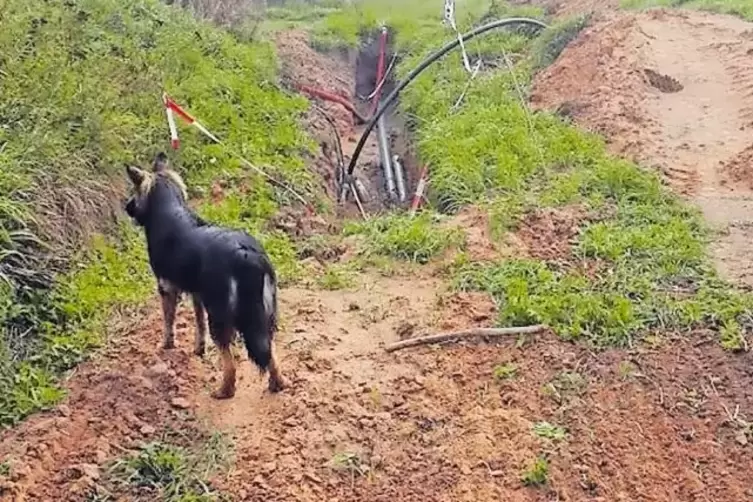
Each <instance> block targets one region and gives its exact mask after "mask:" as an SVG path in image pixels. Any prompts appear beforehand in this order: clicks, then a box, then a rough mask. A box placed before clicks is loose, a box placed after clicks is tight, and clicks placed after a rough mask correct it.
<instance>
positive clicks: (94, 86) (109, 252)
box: [0, 0, 316, 425]
mask: <svg viewBox="0 0 753 502" xmlns="http://www.w3.org/2000/svg"><path fill="white" fill-rule="evenodd" d="M0 19H1V20H2V25H3V30H2V33H0V75H2V79H3V92H2V96H0V229H2V230H0V425H6V424H10V423H13V422H14V421H16V420H19V419H20V418H22V417H23V416H25V415H26V414H28V413H30V412H32V411H34V410H35V409H39V408H42V407H45V406H48V405H50V404H52V403H53V402H54V401H55V400H56V399H58V398H59V397H60V395H61V392H60V391H59V390H58V389H57V388H56V387H55V384H54V375H55V374H56V373H58V372H60V371H64V370H66V369H68V368H70V367H71V366H72V365H74V364H76V363H77V362H79V361H80V360H81V359H82V358H83V357H84V356H85V354H86V353H87V351H88V350H89V349H91V348H92V347H94V346H96V345H97V344H99V343H101V342H102V340H103V335H104V331H105V330H104V327H105V325H106V324H111V323H105V319H106V318H107V317H108V316H109V315H112V314H113V313H116V312H117V310H118V309H120V308H121V307H128V306H133V305H136V304H138V303H139V301H141V300H143V299H144V298H146V297H148V295H149V294H151V292H152V291H153V289H154V284H153V282H154V281H153V279H152V278H151V276H150V274H149V273H148V268H147V263H146V257H145V250H144V245H143V240H142V238H141V237H140V236H139V235H138V233H137V232H136V231H135V230H134V229H133V228H130V223H121V222H117V221H118V220H119V218H118V217H117V215H118V214H119V213H120V212H121V209H120V206H121V205H122V197H123V195H124V194H123V188H124V187H125V185H126V183H125V181H124V174H123V165H124V164H128V163H139V164H142V165H143V164H146V163H148V162H150V160H151V159H152V158H153V156H154V155H155V153H156V150H157V149H162V148H165V147H166V146H167V137H166V134H167V130H166V124H165V117H164V111H163V109H162V106H161V102H160V96H161V94H162V92H163V91H167V92H168V93H170V95H171V96H173V97H174V98H175V99H176V100H177V101H178V102H180V103H181V104H183V105H185V106H186V107H187V108H188V110H189V111H190V112H191V113H193V114H195V115H196V116H197V117H198V118H199V119H200V120H201V121H202V122H203V123H204V124H206V125H207V126H208V127H209V128H210V129H212V131H213V132H215V133H216V134H217V135H218V136H219V137H221V138H222V139H223V141H224V143H225V144H224V145H217V144H213V143H211V142H210V141H208V140H207V139H206V138H204V137H202V136H200V135H198V134H196V132H194V131H192V130H190V129H187V128H186V129H183V128H181V136H182V139H183V143H182V147H181V150H180V151H179V152H177V153H175V154H174V156H175V158H174V159H173V160H174V161H175V162H174V164H175V165H176V166H177V168H178V169H179V171H180V172H181V174H182V175H183V176H184V177H185V179H186V182H187V184H188V186H189V189H190V192H191V196H192V197H196V196H199V197H200V196H203V195H208V192H209V187H210V186H212V184H213V183H216V182H221V183H223V184H224V186H230V187H233V188H232V189H229V190H228V191H227V193H226V194H225V195H226V198H225V199H224V202H223V203H221V204H220V205H219V206H218V207H214V208H209V207H208V206H203V207H201V208H200V212H201V213H202V214H204V215H205V216H207V218H208V219H211V220H214V221H218V222H219V223H227V224H232V226H238V227H242V228H246V229H248V230H251V231H253V232H254V233H255V234H257V235H260V237H261V240H262V241H263V243H264V244H265V245H266V246H267V247H268V250H269V253H270V255H271V256H272V259H273V260H274V261H275V264H276V265H277V266H278V269H279V273H280V276H281V280H282V282H286V281H288V280H291V279H293V278H294V277H295V276H296V273H297V263H296V259H295V250H294V248H293V246H292V243H290V241H289V239H287V237H286V236H284V235H282V234H278V233H274V232H268V231H266V229H265V228H264V224H263V222H264V221H266V220H267V219H268V218H269V216H270V215H272V214H274V213H275V212H276V211H277V208H278V207H280V205H283V204H291V203H292V202H293V201H291V197H290V195H289V194H288V193H286V192H284V191H282V190H279V189H277V188H272V187H270V186H269V185H268V184H267V182H266V181H265V180H264V179H263V178H261V177H259V176H257V175H255V174H253V173H250V172H249V171H248V169H247V168H246V167H244V165H243V164H242V163H241V162H240V161H239V160H238V159H237V157H236V156H235V154H234V153H233V152H237V153H240V154H241V155H243V156H245V157H246V158H248V159H249V160H250V161H252V162H254V163H255V164H257V165H259V166H264V168H265V170H266V171H268V172H269V173H270V174H272V175H274V176H276V177H277V178H280V179H282V180H284V181H286V182H287V183H288V184H292V185H294V186H295V187H296V189H297V191H299V192H303V193H305V194H306V195H307V196H309V198H310V199H314V198H315V193H316V190H315V185H314V183H313V182H312V178H311V175H310V174H309V172H308V171H307V170H306V169H305V166H304V163H303V156H304V155H305V154H307V153H308V152H310V151H311V149H312V147H313V144H312V143H311V141H310V139H309V138H307V137H306V136H305V135H304V133H303V132H302V130H301V129H300V128H299V126H298V122H297V117H299V116H300V115H301V114H302V112H303V111H304V110H305V107H306V101H305V100H304V99H303V98H292V97H290V96H287V95H285V94H284V93H282V92H280V90H279V88H278V87H277V85H276V79H277V64H276V61H275V57H274V52H273V48H272V46H271V44H267V43H254V44H244V43H239V41H238V40H237V39H236V38H235V37H234V36H233V35H231V34H230V33H228V32H226V31H223V30H220V29H217V28H215V27H213V26H212V25H209V24H206V23H203V22H200V21H197V20H196V19H195V18H194V17H192V16H191V14H190V13H189V12H186V11H183V10H181V9H177V8H172V7H169V6H166V5H165V4H164V3H163V2H159V1H157V0H145V1H144V0H138V1H137V0H125V1H116V0H104V1H100V0H97V1H95V0H77V1H75V2H74V1H71V2H47V1H44V0H31V1H21V0H8V1H6V2H5V3H4V8H3V12H2V14H0ZM160 145H162V146H160ZM241 187H242V188H243V190H241ZM245 187H251V188H250V189H246V188H245ZM312 201H313V200H312ZM114 222H117V223H114ZM102 236H106V237H102Z"/></svg>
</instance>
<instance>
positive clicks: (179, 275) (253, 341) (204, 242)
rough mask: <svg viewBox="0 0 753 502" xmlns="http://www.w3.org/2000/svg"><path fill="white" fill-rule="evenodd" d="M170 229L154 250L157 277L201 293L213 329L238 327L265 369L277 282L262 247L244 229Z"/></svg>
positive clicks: (274, 322) (204, 226)
mask: <svg viewBox="0 0 753 502" xmlns="http://www.w3.org/2000/svg"><path fill="white" fill-rule="evenodd" d="M184 221H185V220H184ZM171 230H172V231H171V232H169V233H168V234H167V235H163V236H162V237H161V239H159V242H157V243H155V244H154V245H152V246H150V253H149V256H150V261H151V262H152V264H153V268H154V272H155V274H156V275H157V277H162V278H164V279H166V280H168V281H170V282H171V283H172V284H174V285H175V286H177V287H178V288H179V289H180V290H182V291H186V292H190V293H194V294H197V295H198V296H199V297H200V298H201V301H202V303H203V304H204V307H205V308H206V310H207V313H208V314H209V318H210V323H214V324H215V325H216V326H214V329H212V330H211V331H212V332H215V333H225V332H228V331H230V329H231V328H235V329H237V330H238V331H239V332H240V333H241V334H242V335H243V339H244V342H245V345H246V348H247V350H248V352H249V356H250V357H251V359H252V360H253V361H254V362H255V363H256V364H257V365H258V366H259V367H260V368H262V369H266V367H267V365H268V364H269V358H270V353H269V351H270V349H269V346H270V344H269V342H270V341H271V338H272V336H273V335H274V331H275V330H276V327H277V326H276V325H277V279H276V274H275V270H274V268H273V266H272V263H271V262H270V260H269V257H268V256H267V254H266V252H265V251H264V248H263V247H262V245H261V244H260V243H259V242H258V241H257V240H256V239H255V238H254V237H252V236H251V235H249V234H247V233H245V232H243V231H240V230H232V229H228V228H223V227H219V226H215V225H211V224H207V223H206V222H197V223H196V224H189V225H185V226H183V225H178V226H174V227H172V229H171ZM210 327H211V326H210ZM222 342H226V341H225V340H222ZM228 342H229V341H228Z"/></svg>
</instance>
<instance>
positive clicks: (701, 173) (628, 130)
mask: <svg viewBox="0 0 753 502" xmlns="http://www.w3.org/2000/svg"><path fill="white" fill-rule="evenodd" d="M751 54H753V24H751V23H746V22H744V21H741V20H739V19H736V18H733V17H728V16H716V15H711V14H705V13H700V12H690V11H667V10H652V11H647V12H642V13H625V14H620V15H612V16H610V17H608V18H607V19H605V20H602V21H600V22H598V23H597V24H596V25H595V26H593V27H591V28H589V29H588V30H586V31H585V32H584V33H583V34H582V35H581V36H580V37H579V39H578V40H577V41H575V42H573V43H572V44H571V45H570V46H569V47H568V48H567V49H566V50H565V51H564V52H563V54H562V55H561V57H560V59H559V60H558V61H557V62H556V63H555V64H554V65H553V66H552V67H551V68H549V69H547V70H546V71H545V72H543V73H542V74H541V75H540V76H539V77H538V78H537V81H536V85H535V90H534V98H533V101H534V103H535V105H536V106H538V107H545V108H551V109H556V108H557V107H560V106H561V105H562V104H563V103H567V105H566V106H565V108H566V109H567V110H568V111H570V112H571V113H570V114H571V116H572V117H573V118H574V119H575V120H576V121H577V122H578V123H580V124H582V125H583V126H586V127H589V128H592V129H594V130H595V131H598V132H600V133H602V134H604V135H605V136H606V138H607V140H608V141H609V142H610V144H611V146H612V148H613V150H614V151H615V152H616V153H619V154H623V155H628V156H631V157H633V158H635V159H636V160H638V161H640V162H641V163H643V164H644V165H647V166H655V167H658V168H659V169H661V170H662V171H663V172H664V173H665V174H666V176H667V178H668V180H669V181H670V183H671V184H672V185H673V186H674V187H675V188H676V189H678V190H680V191H681V192H683V193H685V194H687V195H688V196H689V197H690V198H691V199H692V200H694V201H695V202H696V203H697V204H698V205H699V206H700V207H701V209H702V210H703V212H704V215H705V216H706V219H707V220H708V221H709V222H710V223H712V224H714V225H717V226H718V227H719V228H720V230H722V231H723V232H724V233H725V235H724V236H722V237H721V238H720V239H719V240H718V242H717V244H716V245H715V250H714V251H715V255H716V258H717V263H718V266H719V268H720V271H721V272H722V273H723V274H724V275H726V276H727V277H729V278H731V279H734V280H737V281H739V282H742V283H745V284H748V285H751V284H753V254H751V253H750V250H749V245H750V243H751V242H753V240H752V239H751V238H752V237H753V232H752V231H751V223H753V191H751V184H750V180H749V179H746V178H750V174H753V168H751V167H749V164H750V162H751V161H752V160H753V156H752V155H751V154H750V148H751V147H752V146H753V57H751ZM584 84H585V88H584ZM746 149H748V150H746Z"/></svg>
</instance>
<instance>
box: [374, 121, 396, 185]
mask: <svg viewBox="0 0 753 502" xmlns="http://www.w3.org/2000/svg"><path fill="white" fill-rule="evenodd" d="M377 142H378V143H379V156H380V157H381V159H382V169H384V181H385V182H386V184H387V195H388V196H389V198H390V200H395V198H396V196H397V194H396V192H395V177H394V176H393V173H392V165H391V162H390V145H389V142H388V141H387V127H386V126H385V124H384V115H380V116H379V120H377Z"/></svg>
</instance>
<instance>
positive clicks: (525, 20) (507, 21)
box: [348, 17, 547, 176]
mask: <svg viewBox="0 0 753 502" xmlns="http://www.w3.org/2000/svg"><path fill="white" fill-rule="evenodd" d="M508 24H528V25H531V26H535V27H537V28H541V29H543V28H547V25H546V24H544V23H542V22H541V21H538V20H536V19H530V18H527V17H511V18H507V19H498V20H496V21H492V22H491V23H488V24H485V25H483V26H479V27H478V28H476V29H474V30H471V31H469V32H468V33H465V34H463V35H462V36H461V38H462V40H463V41H467V40H470V39H472V38H474V37H476V36H478V35H481V34H483V33H486V32H487V31H489V30H493V29H494V28H499V27H501V26H506V25H508ZM461 38H457V39H455V40H453V41H452V42H448V43H447V44H446V45H445V46H444V47H442V48H441V49H439V50H438V51H437V52H435V53H434V54H432V55H431V56H429V57H428V58H426V59H424V60H423V61H422V62H421V64H419V65H418V66H417V67H416V68H414V69H413V71H411V72H410V73H409V74H408V76H407V77H405V79H404V80H403V81H402V82H400V83H399V84H398V85H397V86H396V87H395V89H394V90H393V91H392V92H391V93H390V95H389V96H387V97H386V98H384V100H383V101H382V103H381V105H379V109H378V110H377V111H376V113H375V114H374V116H372V117H371V118H370V119H369V122H368V124H366V130H365V131H364V132H363V134H362V135H361V139H359V140H358V144H357V145H356V149H355V150H353V156H352V157H351V158H350V164H348V175H349V176H350V175H352V174H353V171H354V170H355V168H356V162H357V161H358V156H359V155H361V150H363V147H364V145H365V144H366V139H367V138H368V137H369V134H371V131H372V130H373V129H374V126H375V125H376V123H377V120H379V117H381V116H382V115H383V114H384V112H385V111H386V110H387V108H388V107H389V106H390V105H391V104H392V102H393V101H395V99H397V96H398V94H400V91H402V90H403V89H405V87H406V86H407V85H408V84H409V83H410V82H411V81H412V80H413V79H415V78H416V77H417V76H418V75H419V74H420V73H421V72H422V71H424V70H425V69H426V68H428V67H429V65H431V64H432V63H434V62H435V61H436V60H438V59H439V58H441V57H442V56H444V55H445V54H447V53H448V52H450V51H451V50H452V49H454V48H455V47H457V46H458V45H460V40H461Z"/></svg>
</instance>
